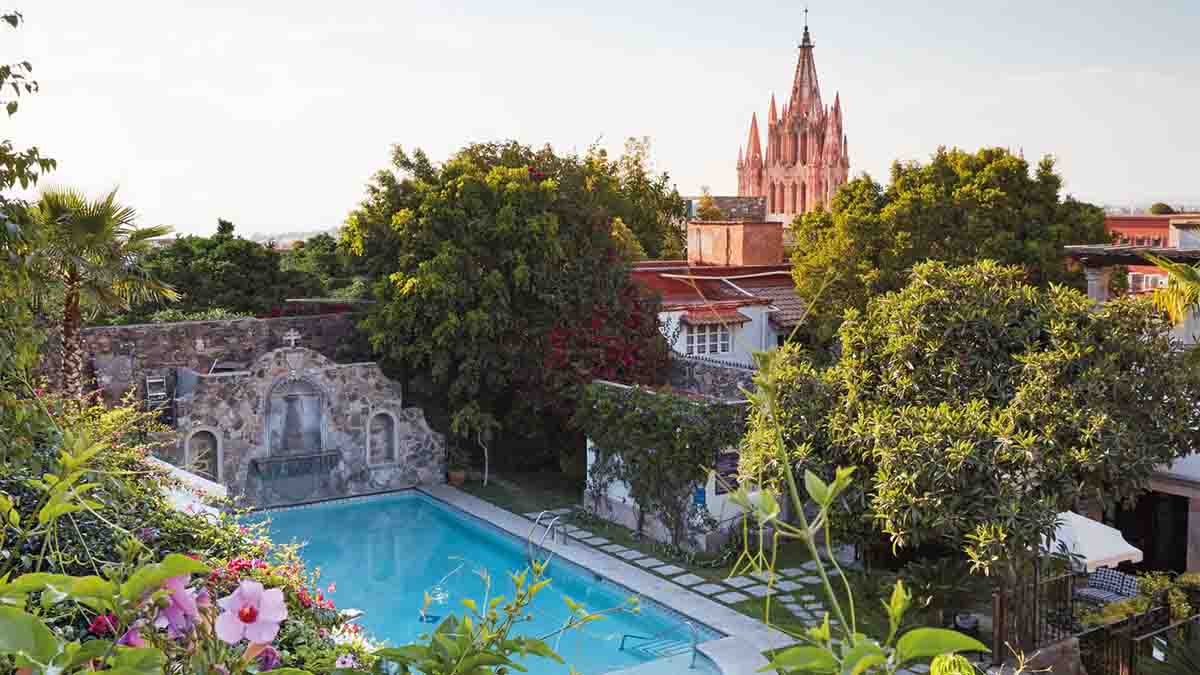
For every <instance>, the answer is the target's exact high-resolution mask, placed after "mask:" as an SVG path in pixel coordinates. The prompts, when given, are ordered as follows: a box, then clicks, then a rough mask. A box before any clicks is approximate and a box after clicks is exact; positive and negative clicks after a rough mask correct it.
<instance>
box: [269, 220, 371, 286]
mask: <svg viewBox="0 0 1200 675" xmlns="http://www.w3.org/2000/svg"><path fill="white" fill-rule="evenodd" d="M350 258H351V256H350V253H349V252H348V251H346V250H345V249H344V248H342V247H340V246H339V245H338V240H337V239H335V238H334V237H332V236H331V235H329V234H327V233H324V232H322V233H321V234H318V235H315V236H313V237H310V238H308V239H306V240H304V241H299V242H296V245H293V246H292V248H291V250H289V251H286V252H285V253H284V254H283V258H282V261H281V265H282V267H283V269H284V270H286V271H294V272H300V273H302V274H305V275H308V276H310V277H312V278H314V279H316V280H318V281H319V282H320V284H321V287H322V288H323V289H324V291H325V293H327V294H332V295H337V292H338V290H339V289H342V288H344V287H346V286H349V285H351V284H353V283H354V282H355V281H356V279H357V276H356V275H354V274H353V269H352V267H351V265H352V263H351V261H350Z"/></svg>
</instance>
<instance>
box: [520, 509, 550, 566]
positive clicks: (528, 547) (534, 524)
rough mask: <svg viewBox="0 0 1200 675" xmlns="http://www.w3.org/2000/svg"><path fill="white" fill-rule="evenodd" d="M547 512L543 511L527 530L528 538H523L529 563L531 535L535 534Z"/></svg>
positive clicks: (530, 558)
mask: <svg viewBox="0 0 1200 675" xmlns="http://www.w3.org/2000/svg"><path fill="white" fill-rule="evenodd" d="M546 513H547V510H545V509H543V510H542V512H541V513H539V514H538V515H537V518H535V519H534V521H533V527H531V528H529V536H528V537H525V553H526V556H527V557H528V559H529V561H530V562H532V561H533V533H534V532H537V528H538V525H541V524H542V516H544V515H546Z"/></svg>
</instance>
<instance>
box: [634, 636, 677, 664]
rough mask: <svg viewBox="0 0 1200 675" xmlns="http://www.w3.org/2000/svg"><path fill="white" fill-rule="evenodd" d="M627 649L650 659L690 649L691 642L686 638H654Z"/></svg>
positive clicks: (673, 654) (675, 654) (674, 654)
mask: <svg viewBox="0 0 1200 675" xmlns="http://www.w3.org/2000/svg"><path fill="white" fill-rule="evenodd" d="M628 649H629V651H631V652H633V653H635V654H638V655H639V656H644V657H646V658H650V659H662V658H666V657H668V656H678V655H680V654H687V653H688V652H690V651H692V643H691V642H689V641H687V640H673V639H671V638H656V639H653V640H647V641H645V642H641V643H639V644H636V645H633V646H630V647H629V648H628Z"/></svg>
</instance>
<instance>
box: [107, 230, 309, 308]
mask: <svg viewBox="0 0 1200 675" xmlns="http://www.w3.org/2000/svg"><path fill="white" fill-rule="evenodd" d="M283 257H284V254H283V253H282V252H280V251H278V250H276V249H274V248H272V247H270V246H264V245H262V244H260V243H258V242H255V241H250V240H249V239H243V238H241V237H238V236H236V235H235V234H234V225H233V223H231V222H229V221H227V220H223V219H222V220H219V221H218V224H217V232H216V234H214V235H213V236H211V237H200V236H196V235H188V236H185V237H176V238H175V239H174V240H172V241H171V242H170V243H168V244H166V245H164V246H160V247H157V248H155V249H154V250H153V251H151V252H150V253H149V254H148V255H147V256H146V259H145V263H144V264H145V267H146V269H147V271H149V272H150V273H151V274H153V275H154V276H155V277H156V278H158V279H161V280H162V281H164V282H165V283H168V284H170V285H171V286H173V287H175V288H176V289H178V291H179V293H180V298H179V301H178V302H177V303H175V304H174V305H173V307H174V308H175V309H177V310H179V312H181V313H182V314H185V315H194V314H201V313H204V312H210V311H214V310H227V311H229V312H233V313H237V314H248V315H263V314H267V313H269V312H271V311H272V310H273V309H275V308H278V307H280V306H281V305H282V304H283V302H284V301H285V300H287V299H288V298H295V297H305V296H311V295H320V294H321V293H322V291H323V288H322V285H321V281H320V277H319V275H317V274H315V273H310V272H308V271H302V270H288V269H284V267H283ZM158 309H160V308H159V307H158V306H156V305H154V304H140V305H137V306H135V307H134V308H133V309H132V311H130V312H129V313H127V314H125V315H124V316H122V317H120V320H121V321H145V320H147V319H148V318H149V316H150V315H151V314H153V313H154V312H155V311H157V310H158Z"/></svg>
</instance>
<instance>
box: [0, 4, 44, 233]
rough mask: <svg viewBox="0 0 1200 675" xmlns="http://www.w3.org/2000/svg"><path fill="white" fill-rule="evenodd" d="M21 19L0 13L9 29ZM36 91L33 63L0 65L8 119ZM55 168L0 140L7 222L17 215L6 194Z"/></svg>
mask: <svg viewBox="0 0 1200 675" xmlns="http://www.w3.org/2000/svg"><path fill="white" fill-rule="evenodd" d="M23 20H24V18H23V17H22V16H21V13H20V12H4V13H2V14H0V22H3V23H6V24H8V25H9V26H10V27H12V28H17V27H19V26H20V25H21V22H22V21H23ZM37 90H38V83H37V80H35V79H33V64H31V63H29V62H28V61H21V62H19V63H9V64H4V65H0V106H3V107H4V110H5V112H6V113H7V114H8V116H9V117H12V116H13V115H15V114H16V112H17V109H18V108H19V107H20V102H19V101H18V100H17V99H19V98H20V97H21V96H22V95H24V94H32V93H34V92H36V91H37ZM54 166H55V162H54V160H53V159H50V158H48V157H44V156H42V154H41V151H39V150H38V149H37V148H36V147H30V148H24V149H18V148H17V147H16V146H14V145H13V142H12V141H11V140H9V139H7V138H5V139H0V207H3V208H4V210H5V211H6V213H5V216H6V218H5V219H6V220H9V221H11V220H14V219H18V216H16V215H15V214H14V213H13V212H11V210H10V209H8V208H7V207H8V206H9V205H10V204H11V203H12V202H13V200H12V198H11V197H10V196H9V194H8V191H9V190H11V189H12V188H14V187H17V186H20V187H22V188H28V187H29V186H31V185H34V184H36V183H37V181H38V178H39V177H41V175H42V174H44V173H46V172H47V171H50V170H52V169H53V168H54ZM18 207H19V203H18ZM5 229H6V230H7V229H8V228H5ZM8 235H9V233H7V232H0V237H6V236H8Z"/></svg>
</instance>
